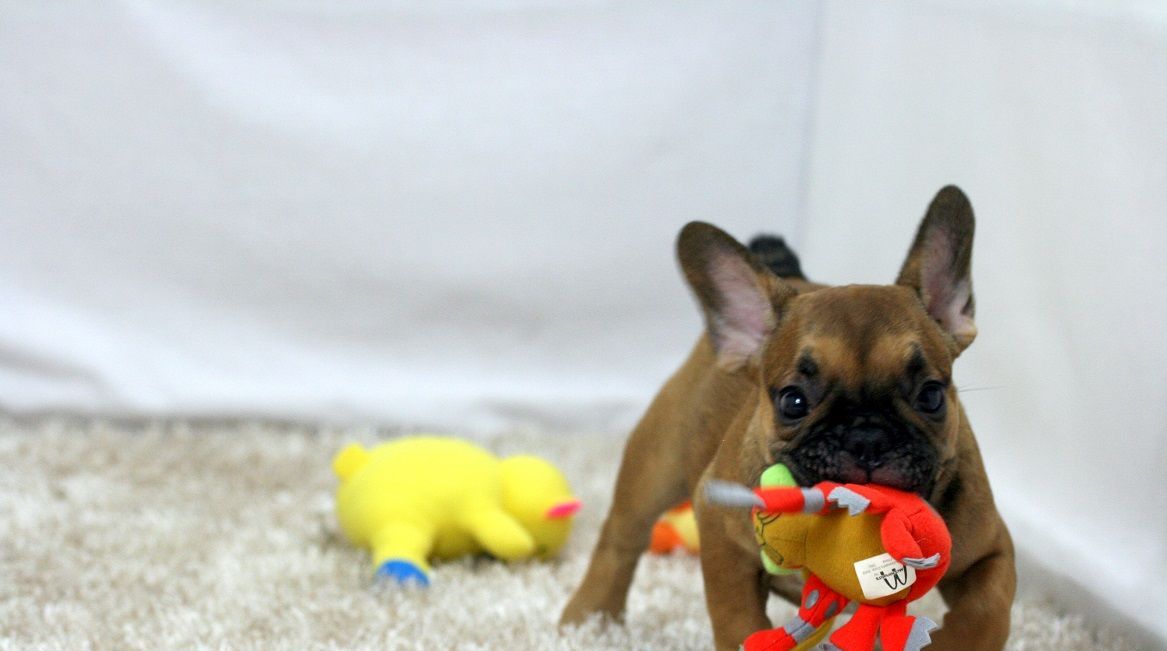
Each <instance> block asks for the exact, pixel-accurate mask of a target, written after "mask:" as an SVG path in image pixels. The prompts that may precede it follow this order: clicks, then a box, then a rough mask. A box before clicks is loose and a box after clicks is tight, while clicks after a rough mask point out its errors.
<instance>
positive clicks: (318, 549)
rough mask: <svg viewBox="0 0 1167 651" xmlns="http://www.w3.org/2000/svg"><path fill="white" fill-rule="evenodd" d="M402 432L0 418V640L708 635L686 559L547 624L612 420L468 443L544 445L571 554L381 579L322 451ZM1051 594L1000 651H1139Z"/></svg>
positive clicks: (436, 642)
mask: <svg viewBox="0 0 1167 651" xmlns="http://www.w3.org/2000/svg"><path fill="white" fill-rule="evenodd" d="M395 434H397V432H393V431H385V430H382V431H373V430H358V429H350V430H344V429H335V428H334V429H328V428H309V427H305V426H291V425H276V424H242V425H240V424H220V425H213V424H202V425H198V426H194V425H185V424H181V423H165V424H158V423H154V424H109V423H104V424H103V423H93V422H84V421H79V420H70V419H41V420H38V421H35V422H20V421H16V420H12V419H4V418H0V649H69V650H74V649H295V650H306V649H377V650H378V651H382V650H387V649H389V650H391V649H425V650H427V651H432V650H434V649H503V650H506V651H521V650H526V649H539V650H550V649H653V650H661V649H678V650H680V649H708V648H710V645H711V638H710V633H709V623H708V620H707V617H706V614H705V609H704V605H703V600H702V589H701V580H700V574H699V568H698V561H697V560H696V559H694V558H689V557H684V556H671V557H663V558H647V559H645V561H644V562H643V563H642V564H641V567H640V570H639V572H638V574H637V578H636V582H635V583H634V587H633V590H632V594H631V596H630V598H629V613H628V622H627V625H626V626H623V627H608V628H606V629H605V628H601V627H599V626H598V625H596V624H594V623H593V624H590V625H587V626H583V627H580V628H578V629H574V630H572V631H569V632H566V633H563V634H561V633H559V632H557V631H556V629H555V626H554V622H555V619H556V617H557V616H558V613H559V610H560V608H561V607H562V606H563V604H564V602H565V600H566V599H567V596H568V594H569V592H570V590H571V589H572V588H573V587H574V585H575V584H576V582H577V581H578V580H579V578H580V576H581V575H582V573H583V571H584V568H585V564H586V562H587V557H588V554H589V551H590V548H591V545H592V543H593V541H594V540H595V536H596V532H597V530H598V527H599V524H600V522H601V519H602V516H603V513H604V510H605V508H606V506H607V502H608V499H609V493H610V490H611V483H612V479H613V476H614V473H615V469H616V464H617V462H618V459H619V450H620V446H621V442H622V435H617V434H611V433H609V434H590V435H589V434H572V435H565V434H560V435H553V434H552V433H549V432H540V431H537V430H534V429H518V430H515V431H509V432H504V433H500V434H495V435H487V436H480V437H476V438H477V440H479V441H480V442H482V443H484V444H485V445H486V446H487V447H489V448H491V449H492V450H494V451H496V452H499V453H503V454H509V453H515V452H535V453H539V454H542V455H544V456H546V457H548V458H550V459H552V460H553V461H555V462H556V463H557V464H559V465H560V467H561V468H562V469H563V470H564V471H565V473H566V474H567V475H568V477H569V478H570V480H571V481H572V482H573V485H574V486H575V487H576V490H577V492H578V493H579V495H580V496H581V497H582V498H583V499H584V500H585V501H586V507H585V509H586V510H585V511H584V512H583V513H582V514H581V516H580V517H579V518H578V520H577V529H576V531H575V533H574V535H573V538H572V539H571V541H570V542H569V544H568V546H567V548H566V549H565V550H564V553H563V555H562V558H561V560H559V561H557V562H553V563H522V564H516V565H510V566H508V565H504V564H501V563H497V562H493V561H489V560H483V559H475V560H467V561H464V562H458V563H452V564H447V565H442V566H439V567H438V568H437V569H436V571H435V573H434V576H433V580H434V585H433V586H432V587H431V588H429V589H428V590H418V589H408V590H402V589H396V588H392V587H387V586H374V585H372V583H371V580H370V567H369V565H368V563H367V560H366V557H365V556H364V554H362V553H361V552H360V551H357V550H355V549H352V548H350V547H348V546H347V545H346V544H345V542H344V541H343V539H341V538H340V537H339V535H338V532H337V528H336V525H335V523H334V521H333V517H332V497H331V492H332V489H333V478H332V476H331V475H330V472H329V469H328V463H329V459H330V458H331V455H332V453H333V452H334V451H335V450H336V449H338V447H339V446H341V445H342V444H343V443H345V442H348V441H350V440H359V441H363V442H366V443H371V442H375V441H377V440H379V439H382V438H385V437H388V436H393V435H395ZM1052 603H1054V601H1051V600H1048V599H1047V598H1046V597H1044V596H1042V595H1041V593H1040V591H1034V590H1028V591H1027V593H1026V596H1025V597H1023V598H1022V599H1021V600H1020V601H1019V603H1018V604H1017V605H1016V607H1015V609H1014V618H1015V622H1016V625H1015V627H1014V632H1013V637H1012V640H1011V642H1010V644H1009V649H1011V650H1013V651H1023V650H1024V651H1038V650H1049V651H1054V650H1057V651H1078V650H1081V651H1087V650H1089V651H1097V650H1113V651H1120V650H1132V649H1139V648H1145V647H1143V645H1142V644H1139V643H1136V642H1131V641H1129V640H1127V639H1124V638H1123V637H1121V636H1120V635H1117V634H1116V633H1114V632H1113V631H1110V630H1107V626H1108V625H1107V624H1106V623H1105V622H1103V623H1102V624H1094V625H1088V624H1087V623H1086V620H1084V619H1083V617H1081V616H1080V615H1078V614H1075V613H1073V612H1066V611H1065V610H1062V609H1059V608H1057V607H1055V606H1053V605H1051V604H1052ZM924 608H925V610H931V612H932V613H933V614H934V615H935V614H937V611H938V610H939V608H940V605H939V603H938V602H937V601H933V602H932V603H930V604H926V605H925V606H924ZM771 611H772V614H773V615H774V616H775V617H777V618H779V619H785V618H786V617H788V616H789V615H790V614H791V613H792V612H793V611H792V610H791V608H790V607H789V606H786V605H785V604H780V603H773V604H772V606H771Z"/></svg>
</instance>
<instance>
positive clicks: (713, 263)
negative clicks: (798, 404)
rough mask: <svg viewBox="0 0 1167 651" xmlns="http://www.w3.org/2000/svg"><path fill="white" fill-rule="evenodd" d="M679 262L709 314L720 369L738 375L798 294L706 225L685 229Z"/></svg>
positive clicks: (735, 243)
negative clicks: (790, 300) (790, 299)
mask: <svg viewBox="0 0 1167 651" xmlns="http://www.w3.org/2000/svg"><path fill="white" fill-rule="evenodd" d="M677 258H678V259H679V260H680V262H681V269H682V270H683V271H684V273H685V279H686V280H688V281H689V286H690V287H692V288H693V293H694V294H696V296H697V301H698V302H699V303H700V304H701V309H702V311H703V312H704V313H705V327H706V330H707V331H708V333H709V341H710V343H712V344H713V350H714V351H715V352H716V353H717V363H718V365H719V366H721V367H722V368H724V369H725V370H727V371H734V370H737V369H739V368H741V367H742V366H744V365H746V364H747V363H752V362H756V361H757V359H758V356H759V354H760V353H761V351H762V347H763V345H764V344H765V342H766V339H767V338H768V337H769V336H770V334H771V333H772V332H773V331H774V327H775V326H776V325H777V323H778V317H779V312H778V311H779V309H780V308H781V306H782V304H783V303H785V302H786V300H787V299H788V298H790V297H791V296H793V295H794V294H795V292H794V290H793V289H792V288H791V287H790V286H789V285H787V284H786V283H784V282H782V281H781V280H780V279H779V278H778V277H777V276H775V275H774V274H773V273H771V272H770V270H769V269H767V268H766V267H765V266H764V265H762V264H761V263H759V262H758V260H756V259H755V258H754V256H753V255H752V254H750V252H749V250H747V249H746V248H745V247H744V246H742V245H741V244H740V243H739V242H738V241H737V240H735V239H733V238H732V237H730V236H729V235H727V234H726V233H725V232H724V231H722V230H721V229H719V228H717V227H716V226H712V225H710V224H706V223H703V222H690V223H689V224H686V225H685V227H684V228H683V229H681V234H680V236H679V237H678V238H677Z"/></svg>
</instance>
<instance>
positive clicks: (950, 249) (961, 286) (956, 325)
mask: <svg viewBox="0 0 1167 651" xmlns="http://www.w3.org/2000/svg"><path fill="white" fill-rule="evenodd" d="M975 230H976V222H975V220H974V219H973V210H972V204H970V203H969V201H968V197H966V196H965V195H964V192H961V190H960V188H958V187H956V186H955V185H949V186H947V187H944V188H942V189H941V190H940V192H938V193H937V194H936V198H935V199H933V200H932V204H931V205H930V206H928V213H927V214H926V215H924V220H923V221H921V222H920V229H919V230H918V231H917V232H916V240H915V241H914V242H912V249H911V250H910V251H909V252H908V259H907V260H905V261H904V266H903V268H902V269H900V275H899V278H897V279H896V284H897V285H903V286H905V287H911V288H912V289H914V290H916V292H917V293H918V294H919V295H920V300H921V301H922V302H923V303H924V309H926V310H927V311H928V314H929V315H931V316H932V318H933V319H935V320H936V322H937V323H939V324H940V327H942V328H944V330H945V331H946V332H948V333H949V334H950V335H952V338H953V339H954V340H955V341H956V346H957V350H958V352H959V351H962V350H964V349H965V348H967V347H968V345H969V344H971V343H972V341H973V339H975V338H976V336H977V326H976V322H975V321H974V319H973V316H974V314H975V311H976V310H975V302H974V300H973V291H972V246H973V232H974V231H975Z"/></svg>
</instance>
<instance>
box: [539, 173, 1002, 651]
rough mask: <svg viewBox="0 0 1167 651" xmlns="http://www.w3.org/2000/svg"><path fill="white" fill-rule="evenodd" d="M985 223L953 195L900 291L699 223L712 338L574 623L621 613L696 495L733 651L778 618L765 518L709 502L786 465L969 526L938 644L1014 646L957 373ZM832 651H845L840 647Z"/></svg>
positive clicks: (656, 433)
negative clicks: (976, 232) (668, 527)
mask: <svg viewBox="0 0 1167 651" xmlns="http://www.w3.org/2000/svg"><path fill="white" fill-rule="evenodd" d="M973 229H974V222H973V212H972V207H971V205H970V204H969V202H968V199H967V198H966V197H965V195H964V193H963V192H961V191H960V190H959V189H958V188H956V187H952V186H949V187H946V188H944V189H942V190H941V191H940V192H939V193H938V194H937V195H936V198H935V199H934V200H933V201H932V204H931V206H930V207H929V208H928V213H927V215H925V217H924V219H923V221H922V222H921V224H920V228H919V231H918V233H917V234H916V239H915V241H914V242H913V243H912V247H911V250H910V251H909V253H908V257H907V260H906V261H905V262H904V265H903V268H902V270H901V271H900V274H899V278H898V279H897V280H896V283H895V284H894V285H849V286H845V287H824V286H821V285H816V284H813V283H810V282H807V281H806V279H805V278H803V277H802V274H801V271H800V270H799V267H798V263H797V258H796V257H795V256H794V255H793V253H791V252H790V251H789V250H787V249H785V247H784V245H782V244H781V243H780V241H777V240H769V241H766V240H762V241H756V246H755V251H754V252H753V253H751V251H749V250H747V249H746V248H745V247H743V246H742V245H741V244H739V243H738V242H737V241H735V240H734V239H733V238H732V237H730V236H729V235H727V234H725V233H724V232H722V231H721V230H719V229H717V228H716V227H714V226H711V225H709V224H704V223H699V222H693V223H690V224H688V225H687V226H685V228H684V229H682V231H681V234H680V237H679V239H678V243H677V252H678V257H679V258H680V262H681V267H682V268H683V270H684V274H685V277H686V279H687V280H688V282H689V284H690V285H691V286H692V288H693V291H694V293H695V294H696V296H697V299H698V301H699V302H700V304H701V308H702V310H703V311H704V314H705V323H706V332H705V334H704V335H703V336H702V337H701V339H700V341H698V342H697V345H696V347H695V348H694V349H693V351H692V353H691V354H690V355H689V358H688V359H687V360H686V361H685V363H684V365H683V366H681V368H680V369H679V370H678V371H677V372H676V374H675V375H673V377H672V378H670V379H669V380H668V382H667V383H665V385H664V387H663V388H662V389H661V391H660V393H659V394H658V395H657V396H656V398H655V399H654V400H653V402H652V405H651V406H650V407H649V408H648V411H647V413H645V414H644V416H643V418H642V419H641V421H640V423H639V424H638V425H637V426H636V429H635V430H633V432H632V435H631V437H630V438H629V440H628V444H627V446H626V448H625V451H624V458H623V461H622V463H621V467H620V473H619V476H618V479H617V481H616V492H615V496H614V499H613V504H612V509H611V511H610V512H609V514H608V518H607V521H606V522H605V523H604V527H603V531H602V532H601V534H600V538H599V542H598V543H597V544H596V549H595V552H594V553H593V556H592V560H591V565H590V567H589V568H588V571H587V575H586V576H585V577H584V580H583V583H582V585H580V587H579V589H578V590H577V591H576V593H575V595H574V596H573V597H572V599H571V601H570V602H569V603H568V605H567V607H566V609H565V610H564V612H563V616H562V618H561V623H563V624H570V623H575V622H579V621H581V620H583V619H584V618H586V617H587V616H588V615H591V614H593V613H602V614H604V615H607V616H610V617H612V618H619V617H620V616H621V615H622V612H623V610H624V604H625V598H626V597H627V594H628V588H629V585H630V583H631V582H632V575H633V573H634V571H635V569H636V563H637V560H638V559H639V558H640V555H641V553H642V552H644V550H645V548H646V547H647V546H648V542H649V536H650V532H651V529H652V526H653V523H654V522H655V520H656V518H657V516H659V515H660V514H661V513H662V512H663V511H665V510H666V509H668V508H669V507H672V506H674V505H675V504H677V503H678V502H680V501H682V500H684V499H688V498H692V499H693V500H694V503H695V507H696V511H697V519H698V527H699V531H700V535H701V565H702V571H703V573H704V578H705V596H706V602H707V606H708V609H709V614H710V617H711V619H712V621H713V635H714V639H715V641H716V645H717V648H718V649H737V648H738V646H739V645H740V644H741V643H742V641H743V640H745V638H746V637H747V636H748V635H749V634H751V633H753V632H754V631H758V630H761V629H765V628H770V627H771V624H770V622H769V621H768V620H767V618H766V614H765V605H766V599H767V597H768V595H769V593H770V592H771V591H774V592H777V593H778V594H781V595H782V596H784V597H786V598H788V599H791V600H792V601H794V602H796V603H797V599H798V596H799V595H798V586H797V585H796V584H795V585H792V584H791V583H790V580H789V579H779V578H774V577H771V576H770V575H768V574H766V573H765V572H764V571H763V568H762V565H761V562H760V557H759V554H758V547H757V543H756V542H755V541H754V533H753V528H752V526H751V522H750V517H749V515H748V514H746V513H743V512H742V511H741V510H731V509H725V508H720V507H717V506H713V505H710V504H708V503H706V502H705V501H704V499H703V495H704V490H701V486H702V483H703V482H704V481H706V480H708V479H711V478H715V479H721V480H728V481H734V482H738V483H742V484H745V485H747V486H754V485H757V483H758V481H759V478H760V476H761V473H762V471H763V470H764V469H765V468H767V467H768V466H770V465H772V464H774V463H778V462H781V463H784V464H786V465H787V466H788V467H789V468H790V470H791V471H792V472H793V474H794V476H795V478H796V479H797V480H798V482H799V483H800V484H802V485H803V486H810V485H812V484H815V483H817V482H819V481H824V480H831V481H836V482H851V483H866V482H874V483H879V484H884V485H887V486H893V487H896V488H900V489H904V490H908V491H915V492H917V493H919V494H921V495H922V496H924V497H925V498H927V499H928V501H929V502H930V503H931V504H932V505H933V506H935V507H936V509H937V510H938V511H939V512H940V513H941V514H942V515H943V516H944V519H945V521H946V522H947V523H948V527H949V529H950V530H951V532H952V539H953V543H954V545H953V550H952V554H953V558H952V565H951V567H950V568H949V570H948V573H947V575H946V576H945V578H944V579H943V580H942V581H941V582H940V585H939V587H940V592H941V594H942V595H943V597H944V599H945V601H946V602H947V604H948V607H949V612H948V614H947V615H946V616H945V618H944V624H943V627H942V628H941V629H940V630H939V631H937V632H936V633H934V634H933V638H932V639H933V643H932V645H931V646H929V647H928V648H929V651H998V650H1000V649H1001V648H1003V647H1004V645H1005V641H1006V638H1007V637H1008V635H1009V610H1010V605H1011V604H1012V602H1013V593H1014V588H1015V584H1016V575H1015V569H1014V559H1013V544H1012V541H1011V539H1010V537H1009V532H1008V530H1007V529H1006V527H1005V523H1004V522H1003V521H1002V519H1001V516H1000V515H999V514H998V513H997V509H996V507H995V506H994V504H993V495H992V492H991V490H990V488H989V482H988V479H987V477H986V476H985V470H984V466H983V464H982V462H981V455H980V452H979V451H978V449H977V443H976V440H975V439H974V438H973V432H972V428H971V427H970V425H969V422H968V419H967V418H966V417H965V414H964V410H963V409H962V408H961V405H960V400H959V397H958V395H957V390H956V385H955V384H953V382H952V363H953V361H954V360H955V359H956V357H957V356H958V355H959V354H960V353H961V351H963V350H964V349H965V348H966V347H967V346H968V345H969V344H970V343H972V341H973V338H974V337H975V336H976V326H975V324H974V322H973V294H972V280H971V277H970V269H971V259H972V243H973ZM828 648H830V647H828Z"/></svg>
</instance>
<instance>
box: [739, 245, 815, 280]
mask: <svg viewBox="0 0 1167 651" xmlns="http://www.w3.org/2000/svg"><path fill="white" fill-rule="evenodd" d="M750 253H752V254H754V257H755V258H757V260H758V262H761V263H762V264H764V265H766V266H767V267H769V268H770V271H773V272H774V275H775V276H778V277H779V278H801V279H802V280H806V276H804V275H803V273H802V265H801V264H800V263H799V261H798V255H796V254H795V253H794V251H793V250H791V248H790V247H789V246H787V245H786V240H784V239H782V238H781V237H778V236H777V235H758V236H757V237H755V238H754V239H752V240H750Z"/></svg>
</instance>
